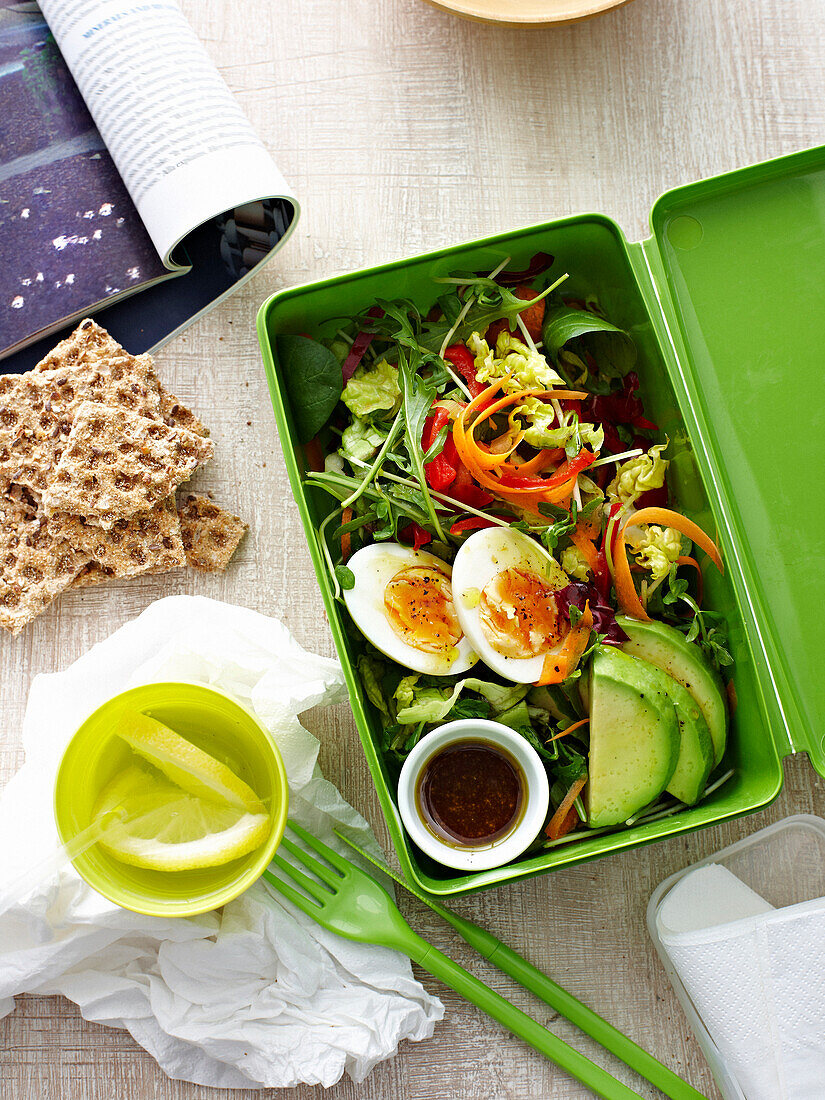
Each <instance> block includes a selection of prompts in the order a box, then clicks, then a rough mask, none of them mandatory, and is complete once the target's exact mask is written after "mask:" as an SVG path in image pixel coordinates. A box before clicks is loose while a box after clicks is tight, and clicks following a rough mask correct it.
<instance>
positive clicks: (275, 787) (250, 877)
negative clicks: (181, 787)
mask: <svg viewBox="0 0 825 1100" xmlns="http://www.w3.org/2000/svg"><path fill="white" fill-rule="evenodd" d="M124 709H125V710H128V711H138V712H140V713H142V714H148V715H149V716H150V717H152V718H156V719H157V720H158V721H159V722H163V723H164V725H167V726H169V727H170V728H171V729H173V730H174V731H175V732H176V733H179V734H180V735H181V737H185V738H187V740H189V741H192V742H193V743H194V744H195V745H197V746H198V747H199V748H201V749H203V750H204V752H208V753H209V754H210V755H211V756H215V757H217V759H218V760H221V761H222V762H223V763H224V764H227V765H228V766H229V767H230V768H231V769H232V771H233V772H234V773H235V774H236V775H238V776H240V778H241V779H243V780H244V782H246V783H248V784H249V786H250V787H252V789H253V790H254V791H255V793H256V794H257V795H258V797H259V798H260V799H261V801H262V802H264V804H265V805H266V806H267V808H268V810H269V815H270V820H271V826H270V831H269V835H268V837H267V839H266V841H265V843H264V844H262V845H260V846H259V847H258V848H256V849H255V850H254V851H253V852H250V853H249V854H248V855H246V856H242V857H241V858H240V859H234V860H232V861H231V862H230V863H225V864H223V865H221V866H219V867H205V868H202V869H200V870H195V871H152V870H148V869H146V868H144V867H132V866H130V865H129V864H127V863H121V862H120V860H118V859H115V858H114V857H113V856H111V855H109V853H108V852H107V851H106V849H105V848H103V847H102V846H101V845H100V844H94V845H92V846H91V847H89V848H87V849H86V850H85V851H83V852H81V854H80V855H78V856H76V857H75V858H74V859H73V860H72V862H73V863H74V866H75V869H76V870H77V871H78V873H79V874H80V875H82V876H83V878H84V879H85V880H86V882H88V884H89V885H90V886H93V887H94V889H95V890H97V891H98V892H99V893H101V894H103V896H104V897H105V898H108V899H109V901H113V902H115V903H116V904H117V905H122V906H123V907H124V909H131V910H132V911H133V912H135V913H146V914H148V915H150V916H153V917H189V916H192V915H193V914H195V913H206V912H209V911H210V910H212V909H217V908H218V907H219V906H221V905H225V904H226V903H227V902H228V901H231V900H232V899H233V898H235V897H237V896H238V895H239V894H242V893H243V891H244V890H246V889H247V887H249V886H251V885H252V883H253V882H255V881H256V880H257V879H258V878H260V876H261V874H262V872H263V871H264V869H265V868H266V867H267V866H268V865H269V863H270V861H271V860H272V856H273V855H274V853H275V849H276V848H277V847H278V845H279V844H280V843H281V837H282V836H283V835H284V828H285V826H286V817H287V811H288V807H289V787H288V784H287V777H286V768H285V767H284V762H283V759H282V758H281V753H280V750H279V749H278V746H277V745H276V744H275V742H274V741H273V740H272V738H271V737H270V735H269V733H268V732H267V731H266V730H265V729H264V728H263V726H261V725H260V724H259V723H258V722H257V720H256V719H255V718H253V716H252V715H251V714H250V713H249V711H247V710H245V709H244V707H242V706H241V705H240V703H237V702H236V701H235V700H234V699H231V698H230V697H229V696H228V695H224V694H223V692H220V691H215V689H214V688H208V687H205V686H203V685H201V684H188V683H159V684H144V685H142V686H141V687H136V688H132V689H131V690H129V691H125V692H123V693H122V694H121V695H116V696H115V697H114V698H113V699H110V700H109V701H108V702H106V703H104V704H103V706H101V707H98V709H97V710H96V711H95V712H94V713H93V714H91V715H90V716H89V717H88V718H87V719H86V721H85V722H84V723H83V725H82V726H81V727H80V729H79V730H78V731H77V733H76V734H75V735H74V736H73V737H72V739H71V741H70V742H69V744H68V746H67V747H66V751H65V752H64V754H63V758H62V760H61V761H60V766H59V768H58V772H57V778H56V780H55V785H54V816H55V821H56V823H57V831H58V834H59V836H60V840H61V842H62V843H63V844H67V843H69V842H70V841H71V840H73V839H74V837H76V836H77V835H78V833H82V832H83V831H84V830H85V829H87V828H88V827H89V826H90V825H91V823H92V815H93V811H94V807H95V804H96V802H97V799H98V797H99V795H100V792H101V791H102V790H103V788H104V787H105V786H106V784H107V783H109V782H110V780H112V779H113V778H114V777H115V775H117V773H118V772H120V771H121V770H122V769H123V768H124V767H127V766H128V765H129V764H130V763H132V762H133V759H134V756H133V753H132V750H131V749H130V748H129V746H128V745H127V744H126V742H125V741H123V740H122V739H121V738H119V737H118V736H117V726H118V715H119V714H121V713H122V712H123V710H124Z"/></svg>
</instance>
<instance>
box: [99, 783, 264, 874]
mask: <svg viewBox="0 0 825 1100" xmlns="http://www.w3.org/2000/svg"><path fill="white" fill-rule="evenodd" d="M110 815H115V820H114V821H113V822H112V823H107V824H106V825H105V827H104V829H103V832H102V834H101V836H100V839H99V841H98V843H99V844H100V845H101V846H102V847H103V848H105V849H106V850H107V851H108V852H110V853H111V855H113V856H114V857H115V858H116V859H119V860H120V861H121V862H122V863H129V864H132V865H133V866H135V867H147V868H150V869H152V870H156V871H191V870H195V869H197V868H201V867H218V866H220V865H221V864H223V863H229V862H230V860H233V859H240V858H241V856H245V855H248V854H249V853H250V852H252V851H254V850H255V849H256V848H257V847H259V846H260V845H261V844H263V843H264V842H265V840H266V838H267V837H268V836H269V829H270V820H269V816H268V815H267V814H265V813H263V812H258V813H253V812H250V811H249V810H247V809H245V808H242V807H238V806H236V805H233V804H232V803H230V802H227V801H224V802H216V801H214V799H212V798H210V799H207V798H200V797H199V796H198V795H195V794H190V793H188V792H187V791H186V790H184V789H182V788H181V787H180V786H178V785H177V784H176V783H173V782H171V781H170V780H169V779H167V778H166V777H165V776H163V775H160V774H159V773H158V772H157V771H155V770H154V769H150V768H144V767H141V766H139V765H137V764H133V765H131V766H130V767H127V768H125V769H124V770H123V771H122V772H119V773H118V775H116V776H115V778H114V779H113V780H112V781H111V782H110V783H109V784H108V785H107V786H106V787H104V789H103V791H102V792H101V794H100V797H99V799H98V801H97V804H96V806H95V809H94V814H93V820H94V821H103V820H105V819H106V818H107V817H108V816H110Z"/></svg>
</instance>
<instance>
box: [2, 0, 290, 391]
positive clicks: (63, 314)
mask: <svg viewBox="0 0 825 1100" xmlns="http://www.w3.org/2000/svg"><path fill="white" fill-rule="evenodd" d="M297 214H298V207H297V203H296V201H295V199H294V198H293V197H292V195H291V194H290V192H289V189H288V187H287V185H286V183H285V181H284V179H283V177H282V176H281V174H280V172H279V171H278V169H277V168H276V167H275V164H274V163H273V161H272V159H271V157H270V156H269V154H268V153H267V151H266V149H265V148H264V146H263V144H262V143H261V141H260V140H259V139H258V137H257V136H256V135H255V133H254V131H253V130H252V127H251V126H250V124H249V122H248V120H247V119H246V117H245V115H244V114H243V112H242V111H241V108H240V107H239V105H238V103H237V102H236V101H235V99H234V98H233V96H232V94H231V93H230V91H229V89H228V88H227V86H226V84H225V83H224V81H223V79H222V77H221V76H220V74H219V73H218V71H217V69H216V68H215V67H214V65H213V64H212V62H211V61H210V60H209V57H208V55H207V53H206V51H205V50H204V48H203V46H202V45H201V44H200V42H199V41H198V39H197V37H196V36H195V34H194V32H193V31H192V29H191V27H190V26H189V24H188V23H187V21H186V19H185V18H184V16H183V14H182V12H181V11H180V9H179V7H178V6H177V4H176V3H175V0H40V3H39V5H38V4H37V3H34V2H33V0H0V359H3V360H4V362H3V364H2V368H0V369H2V370H4V371H9V370H25V369H27V368H29V367H31V366H32V365H33V364H34V363H35V362H36V361H37V360H38V359H39V358H41V356H42V355H43V354H45V352H46V351H47V350H48V349H49V348H50V347H51V346H52V345H53V344H54V343H55V334H59V333H62V332H63V330H64V329H69V328H71V327H72V325H73V323H74V322H76V321H77V320H78V319H79V318H81V317H84V316H86V315H87V314H90V313H97V312H99V311H100V310H101V309H103V308H104V307H105V308H106V319H105V324H106V327H107V328H108V329H109V331H110V332H111V333H112V335H113V336H114V337H115V338H116V339H117V340H118V341H119V342H120V343H122V344H124V345H125V346H126V347H128V348H129V349H130V350H131V351H132V352H134V353H137V352H142V351H148V350H150V349H151V348H154V347H156V346H157V345H158V344H160V343H163V342H164V341H165V340H167V339H168V338H169V337H170V336H171V335H172V334H173V333H174V332H175V331H176V330H177V329H178V328H180V327H181V326H182V325H184V324H187V323H188V322H189V321H191V320H192V319H193V318H194V317H195V316H197V314H199V313H200V312H201V311H202V310H204V309H206V308H207V307H208V306H210V305H212V304H214V303H215V302H216V301H217V300H218V299H219V298H221V297H222V296H223V295H225V294H227V293H228V292H229V291H230V290H232V289H233V288H234V287H235V286H237V285H238V283H239V282H240V281H241V280H242V279H244V278H245V277H246V276H247V275H249V273H250V272H251V271H252V270H253V269H254V268H255V266H256V265H257V264H258V263H260V262H261V261H262V260H264V259H266V258H267V257H268V256H270V255H272V253H273V251H274V250H275V249H276V248H277V247H278V246H279V245H280V244H282V243H283V241H284V240H285V239H286V237H287V236H288V234H289V232H290V230H291V229H292V227H293V225H294V223H295V220H296V218H297ZM138 291H140V292H141V293H140V294H138V293H137V292H138Z"/></svg>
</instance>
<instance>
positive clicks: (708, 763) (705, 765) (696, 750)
mask: <svg viewBox="0 0 825 1100" xmlns="http://www.w3.org/2000/svg"><path fill="white" fill-rule="evenodd" d="M645 663H646V664H647V666H648V668H649V669H650V670H651V672H652V673H653V674H654V675H655V676H657V677H659V678H660V681H661V687H662V690H663V691H666V692H667V694H668V695H669V696H670V701H671V702H672V703H673V706H674V707H675V708H676V720H677V722H678V723H679V736H680V743H679V759H678V760H677V762H676V769H675V771H674V772H673V775H672V776H671V777H670V782H669V783H668V785H667V787H666V788H665V790H666V791H667V792H668V794H672V795H673V797H674V798H678V799H679V801H680V802H686V803H687V804H688V806H692V805H693V803H694V802H696V801H698V799H699V798H700V797H701V795H702V792H703V791H704V789H705V787H706V786H707V781H708V776H709V775H710V773H711V769H712V768H713V761H714V755H713V739H712V738H711V736H710V730H709V729H708V724H707V722H706V721H705V719H704V717H703V716H702V712H701V710H700V709H699V704H698V703H697V702H696V700H695V699H694V698H693V696H692V695H691V694H690V692H689V691H688V689H687V688H686V687H683V686H682V684H680V683H679V681H678V680H674V679H673V677H672V676H668V674H667V673H666V672H662V670H661V669H659V668H656V666H655V665H652V664H650V662H649V661H646V662H645Z"/></svg>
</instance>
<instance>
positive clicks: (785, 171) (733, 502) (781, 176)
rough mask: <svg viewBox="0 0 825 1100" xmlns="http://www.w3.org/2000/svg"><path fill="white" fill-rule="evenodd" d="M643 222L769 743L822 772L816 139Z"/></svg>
mask: <svg viewBox="0 0 825 1100" xmlns="http://www.w3.org/2000/svg"><path fill="white" fill-rule="evenodd" d="M650 223H651V228H652V231H653V236H652V237H651V238H650V239H649V240H647V241H645V242H643V243H642V245H641V246H640V255H641V257H642V258H643V261H644V264H645V266H646V268H647V275H648V279H645V278H644V274H645V273H644V272H643V271H640V272H639V274H640V276H642V278H641V279H640V281H641V282H642V284H644V283H645V282H647V283H648V292H649V293H652V294H653V295H654V296H655V299H656V301H649V302H648V305H649V307H650V313H651V316H652V317H653V318H654V323H655V324H658V323H659V322H658V320H657V317H658V318H661V321H662V331H661V332H659V333H658V335H659V337H660V345H661V346H662V348H663V349H664V351H665V353H666V354H669V355H671V356H672V361H671V364H670V365H671V368H673V369H672V380H673V382H674V385H675V386H676V387H677V388H681V390H682V393H681V394H680V395H679V396H680V398H681V401H680V403H681V405H682V410H683V412H684V415H685V419H686V420H687V421H688V424H687V427H688V431H689V434H690V436H691V438H692V439H693V440H694V450H695V458H696V461H697V463H698V465H699V466H700V467H701V469H702V472H703V474H704V475H705V478H706V481H707V483H708V485H710V486H713V489H714V491H715V494H716V497H717V506H716V507H715V509H714V512H715V519H716V522H717V524H718V527H719V534H720V538H721V541H722V544H723V547H724V548H725V551H726V552H727V554H729V555H730V554H732V555H735V557H736V559H737V562H738V566H739V571H740V572H741V580H743V581H744V584H742V583H740V579H737V582H736V583H737V589H738V590H739V591H738V593H737V594H738V596H739V597H740V599H741V601H742V605H741V606H742V609H743V611H744V612H745V614H746V617H752V622H751V625H752V627H753V630H752V635H753V637H754V641H755V643H756V645H757V646H758V647H760V648H761V649H762V652H763V655H764V658H765V664H766V668H767V672H768V678H769V681H770V682H769V683H768V690H771V689H772V691H773V693H775V696H776V699H777V701H778V714H779V717H780V722H781V726H782V728H780V729H776V728H775V729H774V735H775V738H776V741H777V746H778V748H779V751H780V752H781V753H782V754H783V755H785V754H787V753H789V752H798V751H805V752H807V753H808V755H809V758H810V760H811V763H812V764H813V766H814V767H815V768H816V770H817V771H818V772H819V773H820V774H821V775H822V774H825V750H823V741H824V740H825V670H823V668H822V667H820V658H821V655H822V654H823V651H824V650H825V646H823V641H822V636H823V616H825V591H823V583H825V477H823V476H822V475H821V472H820V471H821V468H822V464H823V463H822V456H821V455H819V453H818V452H819V447H820V446H822V445H823V443H824V442H825V391H823V388H822V387H823V383H825V146H823V147H819V148H815V149H809V150H805V151H803V152H800V153H795V154H792V155H790V156H785V157H781V158H779V159H776V160H772V161H767V162H765V163H762V164H757V165H754V166H752V167H749V168H743V169H740V170H739V171H736V172H731V173H729V174H726V175H722V176H717V177H714V178H712V179H707V180H703V181H701V182H698V183H693V184H690V185H687V186H684V187H680V188H678V189H676V190H673V191H669V192H667V193H666V194H664V195H662V197H661V198H659V199H658V200H657V202H656V203H655V205H654V207H653V210H652V211H651V216H650ZM631 247H633V246H631ZM637 262H638V261H637ZM733 572H735V571H733ZM734 682H735V677H734Z"/></svg>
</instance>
